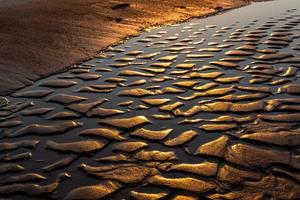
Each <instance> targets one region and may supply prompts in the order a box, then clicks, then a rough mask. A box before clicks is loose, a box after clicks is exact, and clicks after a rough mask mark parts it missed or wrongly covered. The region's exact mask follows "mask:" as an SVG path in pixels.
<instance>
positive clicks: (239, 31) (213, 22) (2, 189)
mask: <svg viewBox="0 0 300 200" xmlns="http://www.w3.org/2000/svg"><path fill="white" fill-rule="evenodd" d="M299 7H300V3H299V1H298V0H286V1H270V2H261V3H255V4H252V5H250V6H248V7H243V8H239V9H236V10H232V11H229V12H226V13H224V14H222V15H217V16H212V17H208V18H205V19H194V20H192V21H189V22H184V23H181V24H176V25H171V26H165V27H161V28H158V29H154V30H152V31H150V32H147V33H144V34H142V35H140V36H138V37H134V38H131V39H129V40H128V41H127V42H125V43H124V44H120V45H117V46H114V47H111V48H109V49H107V50H106V51H105V52H103V53H102V54H100V55H99V56H98V57H96V58H92V59H89V60H87V61H85V62H82V63H80V64H79V65H77V66H74V67H72V68H70V69H69V70H67V71H65V72H63V73H58V74H55V75H51V76H49V77H47V78H43V79H40V80H38V81H36V82H35V83H34V84H32V85H30V86H27V87H25V88H22V89H20V90H17V91H16V92H14V93H12V94H10V95H7V96H5V99H1V104H0V105H1V106H0V196H1V198H7V199H20V200H26V199H30V200H32V199H101V198H103V199H112V200H119V199H137V200H139V199H162V200H164V199H177V200H178V199H194V200H196V199H299V198H300V193H299V191H300V188H299V187H300V184H299V182H300V165H299V163H300V160H299V145H300V142H299V141H300V127H299V121H300V120H299V119H300V113H299V110H300V98H299V95H300V80H299V67H300V59H299V44H300V36H299V29H300V12H299V10H297V9H296V8H299Z"/></svg>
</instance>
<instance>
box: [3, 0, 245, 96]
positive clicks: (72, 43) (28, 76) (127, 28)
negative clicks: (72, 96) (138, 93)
mask: <svg viewBox="0 0 300 200" xmlns="http://www.w3.org/2000/svg"><path fill="white" fill-rule="evenodd" d="M250 1H251V0H188V1H187V0H126V1H125V0H124V1H121V0H22V1H17V0H14V1H12V0H0V93H6V92H9V91H12V90H14V89H17V88H20V87H24V86H25V85H28V84H31V83H32V81H34V80H37V79H39V78H41V77H44V76H47V75H50V74H53V73H55V72H59V71H62V70H64V69H66V68H67V67H69V66H71V65H72V64H74V63H78V62H80V61H82V60H84V59H87V58H89V57H91V56H93V55H95V54H96V52H97V51H100V50H103V49H105V48H106V47H108V46H109V45H112V44H115V43H117V42H119V41H120V40H122V39H124V38H126V37H127V36H133V35H137V34H138V33H139V32H140V31H141V30H143V29H145V28H149V27H152V26H157V25H162V24H166V23H173V22H176V21H182V20H186V19H189V18H191V17H195V16H203V15H208V14H213V13H215V12H217V11H219V8H223V9H229V8H235V7H239V6H242V5H245V4H247V3H249V2H250ZM124 3H125V4H124ZM126 3H127V4H126Z"/></svg>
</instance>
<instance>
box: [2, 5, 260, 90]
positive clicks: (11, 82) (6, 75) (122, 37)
mask: <svg viewBox="0 0 300 200" xmlns="http://www.w3.org/2000/svg"><path fill="white" fill-rule="evenodd" d="M5 1H6V0H4V2H5ZM154 1H155V0H154ZM230 1H231V0H223V1H222V2H227V3H228V2H230ZM177 2H178V1H177ZM252 2H257V1H255V0H254V1H247V0H239V1H238V2H237V1H236V2H235V4H231V5H230V6H228V7H224V8H223V7H222V9H221V8H220V7H215V8H214V9H212V8H209V9H208V7H204V6H203V7H202V8H203V9H204V10H202V11H199V12H201V14H200V15H196V14H197V13H192V14H189V15H184V16H178V17H177V18H175V19H171V20H162V21H159V20H158V19H153V16H149V18H147V17H146V20H149V21H150V22H148V24H146V25H140V26H138V25H136V24H134V23H136V22H135V21H133V23H132V24H133V25H131V26H134V25H135V27H134V28H135V29H133V31H132V30H131V31H130V30H128V29H130V27H129V28H127V32H122V29H124V27H121V29H118V30H117V31H116V32H114V34H115V36H111V37H108V38H106V36H104V38H101V36H98V38H96V39H98V40H99V39H100V40H101V39H102V40H105V39H106V41H105V42H104V44H103V43H101V44H98V45H94V47H93V48H92V49H90V48H89V47H85V46H80V45H77V46H76V45H70V44H69V43H68V40H67V42H66V41H65V43H66V44H63V43H62V44H60V45H62V46H64V45H66V46H71V47H70V49H71V51H79V53H75V54H72V55H71V53H70V54H69V55H68V54H67V55H65V57H66V58H62V57H59V59H58V60H56V61H55V62H54V61H53V62H52V61H51V60H50V59H51V56H50V57H47V55H45V52H44V53H43V52H42V53H41V54H42V55H36V56H35V57H34V56H33V58H35V59H36V60H37V62H44V63H46V64H47V63H48V66H44V67H42V68H41V69H40V68H39V67H40V66H39V64H38V65H36V64H34V65H31V68H30V66H29V65H30V63H28V65H27V66H26V64H27V63H26V62H25V63H26V64H24V59H23V60H21V61H15V63H12V65H10V64H5V62H3V61H2V60H3V59H4V60H5V58H1V57H0V82H2V83H3V84H0V95H8V94H10V93H12V92H14V91H16V90H18V89H21V88H24V87H26V86H28V85H31V84H32V83H33V82H34V81H37V80H40V79H42V78H45V77H48V76H50V75H53V74H57V73H61V72H64V71H66V70H67V69H69V68H70V67H72V66H73V65H78V64H80V63H82V62H84V61H87V60H89V59H91V58H93V57H95V56H97V54H99V53H101V52H103V51H105V50H106V49H107V48H109V47H111V46H115V45H118V44H121V43H124V42H126V41H127V40H128V39H129V38H132V37H136V36H139V35H141V34H143V33H144V32H145V31H147V30H152V29H155V28H159V27H162V26H167V25H172V24H178V23H182V22H186V21H189V20H192V19H195V18H199V19H201V18H206V17H209V16H213V15H219V14H222V13H224V12H227V11H230V10H232V9H237V8H240V7H243V6H247V5H249V4H251V3H252ZM1 4H2V2H0V9H1V7H2V8H3V6H2V5H1ZM24 4H25V5H26V3H24ZM24 4H22V5H24ZM116 5H123V4H116ZM124 6H125V8H123V7H122V6H121V8H116V9H114V8H113V7H111V9H112V10H119V9H126V8H127V7H128V5H124ZM129 6H130V5H129ZM171 6H173V7H174V6H175V4H172V5H171ZM124 12H126V10H125V11H124ZM173 14H174V15H176V14H178V13H176V12H175V11H173ZM198 14H199V13H198ZM129 15H131V13H129ZM131 17H134V16H131ZM129 19H130V18H129ZM126 20H127V19H126ZM142 20H143V19H142ZM144 20H145V19H144ZM151 20H154V21H151ZM121 21H122V20H121ZM119 23H120V22H115V23H114V25H115V26H122V25H123V24H121V25H120V24H119ZM126 26H130V24H125V29H126ZM103 29H104V28H103ZM0 30H1V29H0ZM100 31H101V30H100ZM104 33H105V29H104ZM83 35H84V34H83ZM86 35H87V36H88V34H86ZM81 36H82V35H81ZM84 36H85V35H84ZM0 39H1V32H0ZM76 39H77V38H76V37H75V40H76ZM79 39H81V38H79ZM90 40H95V38H92V39H90ZM96 41H97V40H96ZM49 42H50V43H51V42H52V41H49ZM0 44H1V40H0ZM36 45H38V44H36ZM15 48H17V47H12V49H13V50H15ZM72 48H74V49H72ZM85 48H89V49H88V50H86V49H85ZM53 49H54V50H55V49H58V47H54V48H53ZM53 49H51V48H50V49H47V48H44V51H49V50H50V53H51V50H53ZM33 50H36V49H33ZM84 51H86V52H84ZM0 52H1V46H0ZM38 52H39V51H38ZM60 52H61V51H60ZM60 52H57V54H59V53H60ZM80 52H81V53H80ZM17 53H19V54H20V52H17ZM39 53H40V52H39ZM54 54H55V53H54ZM2 55H3V54H2ZM21 56H22V51H21ZM29 57H30V58H31V55H29ZM45 57H46V58H45ZM52 57H53V55H52ZM42 58H45V59H44V60H43V59H42ZM54 58H56V59H57V57H55V56H54ZM47 59H49V60H47ZM60 59H61V60H60ZM8 60H9V59H8ZM25 60H26V59H25ZM27 60H28V59H27ZM1 61H2V62H1ZM10 61H11V60H10ZM66 63H67V64H66ZM21 64H22V65H23V67H22V66H21V67H22V70H23V71H21V72H18V69H19V70H20V65H21ZM5 65H7V66H11V68H10V71H6V67H5ZM51 65H55V66H56V67H50V66H51ZM23 68H28V69H27V71H26V69H25V71H24V69H23ZM1 74H2V75H1ZM5 79H6V80H5Z"/></svg>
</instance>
